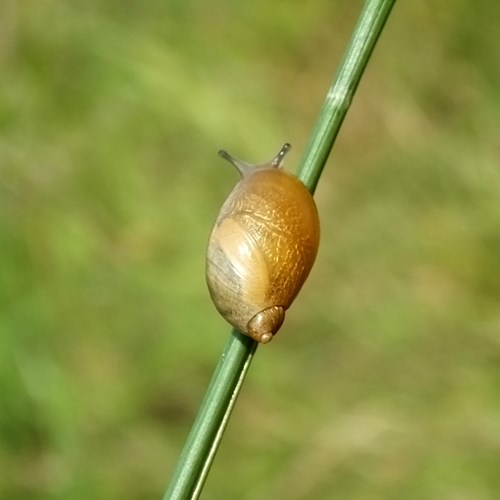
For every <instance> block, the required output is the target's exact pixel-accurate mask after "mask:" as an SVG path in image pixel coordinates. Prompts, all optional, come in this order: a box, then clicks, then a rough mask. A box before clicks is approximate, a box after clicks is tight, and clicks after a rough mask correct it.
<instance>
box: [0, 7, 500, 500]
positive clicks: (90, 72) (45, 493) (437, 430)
mask: <svg viewBox="0 0 500 500" xmlns="http://www.w3.org/2000/svg"><path fill="white" fill-rule="evenodd" d="M361 7H362V2H361V1H357V2H352V0H338V1H336V2H331V1H329V0H318V1H316V2H299V1H292V2H284V1H277V2H274V3H272V4H270V3H268V2H264V1H262V0H261V1H256V2H250V3H248V2H247V3H243V2H241V3H238V2H230V1H224V0H222V1H215V2H195V1H186V0H184V1H182V2H181V1H173V0H171V1H168V0H167V1H158V0H153V1H149V2H139V1H136V0H133V1H130V2H119V1H111V0H109V1H107V2H100V1H97V0H89V1H87V2H63V1H55V0H36V1H35V0H31V1H29V0H28V1H25V2H18V1H14V0H5V1H4V2H2V3H1V6H0V71H1V78H0V85H1V88H0V131H1V134H0V402H1V407H0V471H1V473H0V498H2V499H4V498H5V499H16V500H17V499H25V498H26V499H27V498H36V499H44V498H47V499H88V498H93V499H114V498H122V499H145V498H160V497H161V495H162V494H163V491H164V489H165V487H166V484H167V482H168V479H169V477H170V474H171V472H172V469H173V467H174V465H175V463H176V460H177V456H178V454H179V452H180V450H181V448H182V445H183V442H184V439H185V437H186V435H187V433H188V431H189V429H190V426H191V423H192V420H193V418H194V416H195V414H196V411H197V408H198V405H199V403H200V401H201V398H202V397H203V394H204V391H205V389H206V387H207V384H208V382H209V380H210V377H211V374H212V371H213V369H214V367H215V364H216V363H217V361H218V358H219V355H220V353H221V351H222V348H223V346H224V344H225V342H226V339H227V335H228V333H229V327H228V326H227V325H226V323H225V322H224V320H222V319H221V318H220V317H219V316H218V315H217V313H216V311H215V309H214V307H213V306H212V304H211V302H210V299H209V296H208V292H207V290H206V286H205V279H204V253H205V247H206V241H207V238H208V234H209V232H210V229H211V225H212V223H213V220H214V218H215V216H216V214H217V212H218V209H219V207H220V205H221V204H222V202H223V200H224V199H225V197H226V195H227V194H228V192H229V190H230V189H231V187H232V186H233V185H234V183H235V182H236V180H237V174H236V173H235V172H234V171H233V169H231V167H230V166H228V165H227V164H226V163H224V162H223V161H222V160H221V159H220V158H219V157H218V156H217V150H218V149H219V148H221V147H224V148H225V149H227V150H228V151H230V152H231V153H233V154H234V155H236V156H238V157H240V158H242V159H245V160H248V161H250V162H261V161H265V160H268V159H270V158H271V157H272V156H273V155H274V154H275V153H276V152H277V151H278V149H279V148H280V147H281V145H282V144H283V143H284V142H285V141H290V142H291V143H292V144H293V146H294V149H293V151H292V153H291V154H290V155H289V157H288V162H287V168H288V169H289V170H292V171H293V170H294V169H295V166H296V164H297V161H298V159H299V157H300V155H301V152H302V151H303V149H304V146H305V144H306V142H307V140H308V137H309V135H310V132H311V129H312V127H313V124H314V122H315V119H316V116H317V113H318V111H319V108H320V106H321V103H322V101H323V98H324V96H325V94H326V92H327V90H328V86H329V84H330V82H331V80H332V75H333V74H334V72H335V68H336V67H337V65H338V64H339V62H340V58H341V56H342V53H343V51H344V49H345V47H346V45H347V42H348V40H349V37H350V33H351V31H352V29H353V27H354V24H355V22H356V19H357V17H358V14H359V12H360V9H361ZM499 16H500V6H499V4H498V3H496V2H491V1H486V0H480V1H478V2H467V1H465V0H457V1H455V2H448V3H447V4H446V6H444V5H443V3H442V2H433V1H431V0H422V1H418V2H400V3H399V4H397V5H396V6H395V9H394V11H393V13H392V15H391V18H390V19H389V23H388V25H387V26H386V29H385V31H384V33H383V35H382V38H381V40H380V42H379V44H378V45H377V48H376V50H375V54H374V56H373V58H372V60H371V62H370V64H369V67H368V70H367V72H366V74H365V78H364V79H363V81H362V84H361V85H360V87H359V89H358V93H357V95H356V97H355V99H354V102H353V105H352V108H351V110H350V112H349V113H348V115H347V118H346V121H345V123H344V127H343V129H342V131H341V133H340V135H339V137H338V140H337V144H336V147H335V150H334V152H333V153H332V155H331V157H330V160H329V163H328V165H327V168H326V170H325V172H324V175H323V177H322V180H321V182H320V185H319V187H318V190H317V192H316V199H317V203H318V208H319V212H320V217H321V222H322V243H321V248H320V252H319V255H318V259H317V263H316V266H315V268H314V269H313V272H312V274H311V277H310V279H309V281H308V283H307V284H306V286H305V287H304V289H303V291H302V293H301V295H300V296H299V298H298V299H297V301H296V303H295V305H294V307H293V308H292V309H291V310H290V311H289V313H288V318H287V321H286V323H285V325H284V327H283V328H282V330H281V332H280V334H279V336H278V337H277V338H276V340H275V341H274V342H273V343H272V344H270V345H268V346H266V347H263V348H259V350H258V351H257V356H256V358H255V359H254V362H253V365H252V369H251V370H250V373H249V376H248V378H247V381H246V383H245V386H244V389H243V392H242V395H241V397H240V399H239V401H238V404H237V406H236V409H235V412H234V414H233V418H232V420H231V422H230V425H229V428H228V431H227V434H226V436H225V438H224V440H223V443H222V446H221V449H220V452H219V454H218V456H217V458H216V461H215V463H214V466H213V468H212V471H211V474H210V476H209V479H208V481H207V484H206V487H205V491H204V495H203V498H205V499H222V498H224V499H226V498H227V499H230V498H239V499H283V500H284V499H287V500H293V499H325V500H326V499H331V498H346V499H364V500H365V499H401V498H405V499H439V500H443V499H444V500H448V499H451V500H462V499H467V500H471V499H473V500H475V499H478V500H483V499H493V498H498V496H497V495H498V491H500V476H499V474H498V471H499V469H500V394H499V387H500V307H499V302H500V279H499V278H500V169H499V157H500V140H499V138H498V137H499V130H500V127H499V125H500V64H499V54H500V38H499V37H498V18H499Z"/></svg>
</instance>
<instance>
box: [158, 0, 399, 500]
mask: <svg viewBox="0 0 500 500" xmlns="http://www.w3.org/2000/svg"><path fill="white" fill-rule="evenodd" d="M394 3H395V0H367V2H366V4H365V8H364V9H363V12H362V13H361V16H360V19H359V21H358V24H357V26H356V28H355V31H354V34H353V37H352V39H351V42H350V44H349V47H348V49H347V52H346V54H345V56H344V59H343V62H342V64H341V66H340V70H339V72H338V74H337V76H336V78H335V81H334V84H333V85H332V87H331V88H330V90H329V92H328V95H327V97H326V100H325V103H324V104H323V108H322V109H321V112H320V115H319V118H318V121H317V123H316V127H315V129H314V131H313V134H312V136H311V140H310V142H309V144H308V146H307V147H306V150H305V152H304V155H303V157H302V159H301V161H300V164H299V168H298V177H299V178H300V179H301V180H302V181H303V182H304V184H305V185H306V186H307V187H308V189H309V190H310V191H311V192H314V190H315V189H316V186H317V184H318V181H319V178H320V176H321V172H322V171H323V168H324V166H325V163H326V160H327V159H328V155H329V154H330V151H331V149H332V146H333V143H334V141H335V138H336V136H337V134H338V131H339V130H340V127H341V125H342V121H343V120H344V117H345V115H346V113H347V110H348V109H349V105H350V104H351V101H352V98H353V96H354V93H355V91H356V88H357V86H358V84H359V81H360V79H361V76H362V74H363V71H364V69H365V67H366V64H367V63H368V60H369V59H370V56H371V53H372V51H373V48H374V46H375V43H376V42H377V39H378V37H379V35H380V33H381V32H382V29H383V27H384V24H385V22H386V20H387V18H388V17H389V14H390V11H391V8H392V6H393V5H394ZM256 348H257V343H256V342H255V341H254V340H252V339H250V338H249V337H246V336H245V335H242V334H241V333H240V332H238V331H236V330H233V331H232V334H231V337H230V338H229V341H228V343H227V345H226V347H225V349H224V352H223V353H222V357H221V359H220V361H219V364H218V365H217V368H216V369H215V373H214V375H213V378H212V381H211V383H210V385H209V387H208V389H207V393H206V395H205V399H204V400H203V402H202V404H201V406H200V410H199V413H198V416H197V418H196V420H195V422H194V424H193V428H192V429H191V433H190V435H189V437H188V439H187V441H186V444H185V446H184V449H183V451H182V454H181V456H180V458H179V461H178V463H177V468H176V469H175V471H174V474H173V476H172V480H171V483H170V486H169V488H168V490H167V492H166V493H165V495H164V497H163V500H187V499H196V498H198V497H199V495H200V493H201V489H202V487H203V484H204V482H205V479H206V477H207V475H208V472H209V469H210V466H211V464H212V461H213V459H214V456H215V453H216V451H217V448H218V446H219V444H220V441H221V439H222V435H223V433H224V430H225V428H226V426H227V423H228V421H229V417H230V415H231V411H232V409H233V407H234V404H235V402H236V398H237V396H238V393H239V391H240V389H241V386H242V384H243V380H244V378H245V375H246V373H247V371H248V368H249V366H250V363H251V361H252V357H253V354H254V353H255V350H256Z"/></svg>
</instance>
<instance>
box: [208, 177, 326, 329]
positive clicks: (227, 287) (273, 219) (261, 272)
mask: <svg viewBox="0 0 500 500" xmlns="http://www.w3.org/2000/svg"><path fill="white" fill-rule="evenodd" d="M318 245H319V218H318V212H317V209H316V205H315V203H314V200H313V198H312V196H311V194H310V193H309V191H308V190H307V189H306V187H305V186H304V185H303V184H302V182H301V181H300V180H299V179H297V178H296V177H295V176H293V175H291V174H289V173H287V172H285V171H284V170H281V169H276V168H262V169H256V170H255V171H254V172H252V173H251V174H249V175H246V176H244V177H243V178H242V179H241V180H240V182H238V184H237V185H236V186H235V187H234V189H233V190H232V192H231V193H230V195H229V197H228V198H227V200H226V201H225V203H224V205H223V206H222V208H221V211H220V213H219V216H218V218H217V220H216V222H215V225H214V227H213V230H212V233H211V236H210V240H209V245H208V251H207V262H206V277H207V284H208V287H209V291H210V295H211V297H212V300H213V301H214V303H215V306H216V307H217V309H218V311H219V312H220V313H221V315H222V316H223V317H224V318H225V319H226V320H227V321H228V322H229V323H231V324H232V325H233V326H234V327H235V328H237V329H238V330H240V331H241V332H243V333H248V323H249V322H250V320H251V319H252V318H254V316H255V315H256V314H258V313H260V312H261V311H263V310H265V309H267V308H270V307H273V306H281V307H283V308H284V309H287V308H288V307H289V306H290V304H291V303H292V302H293V300H294V299H295V297H296V296H297V294H298V293H299V291H300V289H301V287H302V285H303V283H304V281H305V280H306V278H307V276H308V274H309V272H310V270H311V267H312V265H313V263H314V260H315V257H316V253H317V250H318ZM280 324H281V323H280ZM273 333H274V332H273Z"/></svg>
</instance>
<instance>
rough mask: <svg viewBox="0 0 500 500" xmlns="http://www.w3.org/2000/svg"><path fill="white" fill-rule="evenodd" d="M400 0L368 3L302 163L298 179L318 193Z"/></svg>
mask: <svg viewBox="0 0 500 500" xmlns="http://www.w3.org/2000/svg"><path fill="white" fill-rule="evenodd" d="M395 2H396V0H367V1H366V2H365V8H364V9H363V12H362V13H361V16H360V18H359V21H358V24H357V26H356V28H355V30H354V34H353V36H352V38H351V42H350V44H349V47H348V48H347V51H346V53H345V55H344V59H343V61H342V63H341V65H340V68H339V71H338V73H337V75H336V76H335V79H334V83H333V85H332V86H331V87H330V90H329V91H328V94H327V96H326V99H325V102H324V104H323V107H322V109H321V111H320V114H319V117H318V120H317V121H316V126H315V127H314V130H313V133H312V134H311V139H310V141H309V144H308V145H307V147H306V149H305V151H304V154H303V156H302V158H301V160H300V162H299V167H298V174H297V175H298V177H299V178H300V179H301V180H302V182H303V183H304V184H305V185H306V186H307V187H308V188H309V190H310V191H311V193H314V190H315V189H316V186H317V184H318V181H319V178H320V176H321V172H323V168H324V166H325V164H326V160H327V159H328V155H329V154H330V151H331V149H332V147H333V143H334V142H335V138H336V137H337V134H338V132H339V130H340V127H341V126H342V122H343V121H344V117H345V115H346V113H347V110H348V109H349V106H350V105H351V101H352V98H353V97H354V93H355V92H356V89H357V87H358V84H359V82H360V80H361V76H362V75H363V72H364V70H365V68H366V65H367V63H368V61H369V59H370V56H371V54H372V52H373V49H374V47H375V44H376V43H377V40H378V37H379V36H380V33H381V32H382V29H383V28H384V25H385V22H386V21H387V19H388V17H389V14H390V13H391V9H392V7H393V5H394V3H395Z"/></svg>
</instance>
